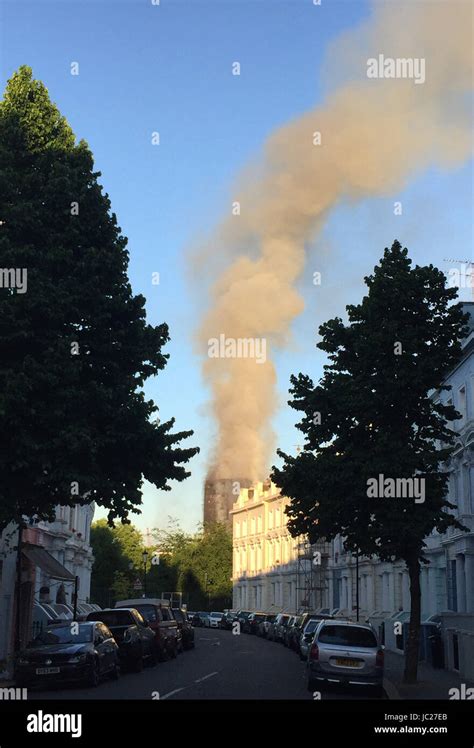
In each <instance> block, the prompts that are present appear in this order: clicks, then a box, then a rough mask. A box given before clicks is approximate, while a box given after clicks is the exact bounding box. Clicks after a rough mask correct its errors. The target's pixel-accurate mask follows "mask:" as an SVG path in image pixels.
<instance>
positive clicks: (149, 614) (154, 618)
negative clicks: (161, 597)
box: [136, 605, 160, 623]
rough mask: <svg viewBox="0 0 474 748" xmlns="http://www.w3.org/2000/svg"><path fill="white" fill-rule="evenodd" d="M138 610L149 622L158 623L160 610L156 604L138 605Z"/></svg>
mask: <svg viewBox="0 0 474 748" xmlns="http://www.w3.org/2000/svg"><path fill="white" fill-rule="evenodd" d="M136 609H137V611H138V612H139V613H140V615H141V616H143V618H144V619H145V621H148V623H157V622H159V620H160V615H159V614H160V611H159V609H158V608H157V607H156V605H137V606H136Z"/></svg>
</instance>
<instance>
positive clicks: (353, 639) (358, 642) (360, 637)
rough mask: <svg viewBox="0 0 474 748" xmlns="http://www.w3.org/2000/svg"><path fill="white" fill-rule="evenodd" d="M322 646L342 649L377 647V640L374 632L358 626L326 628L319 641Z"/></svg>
mask: <svg viewBox="0 0 474 748" xmlns="http://www.w3.org/2000/svg"><path fill="white" fill-rule="evenodd" d="M318 641H319V643H321V644H335V645H339V646H342V647H376V646H377V639H376V638H375V635H374V634H373V632H372V631H370V630H369V629H363V628H360V627H358V626H337V625H336V626H333V625H331V626H324V628H323V630H322V631H321V633H320V635H319V639H318Z"/></svg>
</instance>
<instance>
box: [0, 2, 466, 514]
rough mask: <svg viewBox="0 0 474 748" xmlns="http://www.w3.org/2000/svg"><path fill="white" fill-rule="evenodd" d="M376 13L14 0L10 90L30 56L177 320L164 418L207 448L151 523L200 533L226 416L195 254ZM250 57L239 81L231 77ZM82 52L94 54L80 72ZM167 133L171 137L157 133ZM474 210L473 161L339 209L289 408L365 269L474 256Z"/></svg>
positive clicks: (6, 72) (172, 323)
mask: <svg viewBox="0 0 474 748" xmlns="http://www.w3.org/2000/svg"><path fill="white" fill-rule="evenodd" d="M369 12H370V8H369V6H368V5H367V3H365V2H359V1H356V0H354V1H350V0H346V1H344V2H338V1H337V0H333V1H332V2H325V0H323V4H322V5H321V7H318V6H313V4H312V2H311V0H290V1H289V2H283V1H281V2H278V1H277V0H247V1H246V2H245V1H244V2H243V1H242V0H238V1H237V0H236V1H234V0H216V2H204V1H201V0H187V1H185V0H181V1H180V0H178V1H176V0H161V4H160V5H159V6H154V5H152V4H151V0H133V1H132V0H88V1H84V0H61V1H59V0H58V1H57V2H45V1H44V0H35V2H25V1H24V0H14V1H13V2H10V1H9V0H0V24H1V27H0V28H1V30H0V76H1V86H2V89H3V88H4V86H5V83H6V81H7V79H8V78H9V77H10V75H11V74H12V72H13V71H14V70H15V69H16V68H18V67H19V66H20V65H22V64H28V65H30V66H31V67H32V68H33V71H34V75H35V77H37V78H40V79H41V80H42V81H43V82H44V83H45V84H46V86H47V87H48V89H49V91H50V95H51V98H52V99H53V101H55V102H56V104H57V105H58V106H59V108H60V110H61V112H62V113H63V114H64V115H65V116H66V118H67V119H68V121H69V122H70V124H71V126H72V127H73V130H74V131H75V133H76V135H77V137H78V138H84V139H85V140H86V141H87V142H88V143H89V145H90V147H91V149H92V152H93V154H94V157H95V162H96V167H97V169H99V170H100V171H101V172H102V178H101V182H102V184H103V186H104V188H105V190H106V191H107V192H108V193H109V195H110V198H111V201H112V206H113V210H114V211H115V212H116V214H117V216H118V221H119V225H120V226H121V227H122V230H123V232H124V234H125V235H126V236H127V237H128V238H129V251H130V255H131V260H130V268H129V274H130V279H131V282H132V286H133V288H134V290H135V292H137V293H138V292H140V293H143V294H144V295H145V296H146V298H147V311H148V319H149V320H150V322H152V323H155V324H157V323H159V322H162V321H166V322H167V323H168V325H169V327H170V334H171V339H172V340H171V343H170V344H169V345H168V346H167V352H168V353H169V354H170V356H171V358H170V361H169V364H168V366H167V367H166V369H165V371H164V372H162V373H161V374H160V375H159V376H158V377H157V378H155V379H154V380H153V381H151V382H149V383H148V384H147V387H146V392H147V394H148V395H149V396H150V397H152V398H153V399H154V400H155V401H156V402H157V403H158V405H159V406H160V417H161V418H162V419H168V418H170V417H171V416H175V417H176V428H178V429H180V430H181V429H194V431H195V435H194V437H192V438H191V439H190V440H189V441H190V442H192V444H197V445H199V446H201V448H202V452H201V455H200V456H199V457H198V458H196V459H194V460H193V462H192V465H191V469H192V473H193V475H192V477H191V478H190V479H188V480H187V481H186V482H185V483H181V484H176V485H174V487H173V491H172V492H171V493H159V492H157V491H156V490H154V489H153V488H152V487H149V486H147V487H146V489H145V501H144V513H143V515H142V516H141V517H140V518H136V520H134V521H136V522H137V524H138V525H139V526H140V527H141V528H143V529H144V528H146V527H150V528H152V527H156V526H163V525H164V524H165V523H166V519H167V516H168V515H171V516H174V517H177V518H178V519H179V520H180V521H181V522H182V525H183V526H184V527H185V528H186V529H192V528H193V527H194V526H195V525H196V523H197V522H198V521H200V519H201V513H202V486H203V479H204V476H205V471H206V464H207V449H208V447H209V445H210V443H211V439H212V433H213V427H212V424H211V423H210V421H209V417H208V409H207V407H206V401H207V399H208V395H209V393H208V392H207V391H206V389H205V388H204V387H203V384H202V380H201V375H200V362H199V359H198V358H197V357H196V355H195V354H194V352H193V349H192V340H191V332H192V329H193V325H195V323H196V319H197V315H198V314H199V311H200V308H201V307H202V306H203V305H205V303H206V299H199V298H198V297H197V296H196V293H195V292H194V289H193V284H192V279H191V282H190V280H189V277H187V274H186V260H185V258H186V251H187V249H188V247H189V245H190V244H191V243H192V242H194V241H195V239H196V237H199V236H204V235H205V234H206V233H208V232H210V231H211V230H212V228H213V226H214V225H215V223H216V222H217V221H218V220H219V219H220V217H221V215H222V212H223V210H224V208H226V209H227V206H228V204H229V201H230V200H231V188H232V184H233V181H234V178H235V177H236V176H237V175H238V173H239V171H240V169H241V168H242V167H243V166H245V164H246V163H247V162H248V161H249V160H251V158H252V157H253V156H255V155H256V154H258V152H259V149H260V148H261V146H262V145H263V143H264V141H265V138H266V137H267V136H268V135H269V134H270V133H271V132H272V130H274V129H275V127H278V126H279V125H282V124H284V123H286V122H288V121H290V120H291V119H293V118H295V117H296V116H298V115H299V114H301V113H303V112H304V111H306V110H307V109H310V108H312V107H314V106H315V105H316V104H317V103H318V101H319V100H320V98H321V95H322V93H321V88H320V81H319V76H320V73H321V67H322V62H323V57H324V52H325V49H326V47H327V45H328V43H329V42H330V40H332V39H333V38H334V37H335V36H337V35H338V34H339V33H340V32H341V31H344V30H346V29H350V28H351V27H353V26H355V25H357V24H358V23H359V22H360V21H361V20H362V19H364V18H365V17H367V15H368V14H369ZM235 60H238V61H239V62H240V64H241V75H240V76H239V77H237V76H232V74H231V65H232V62H233V61H235ZM71 62H78V63H79V75H78V76H72V75H71V74H70V65H71ZM153 131H158V132H159V133H160V145H159V146H153V145H152V144H151V134H152V132H153ZM394 200H401V201H402V202H403V204H404V213H403V216H394V215H393V201H394ZM471 206H472V164H466V165H465V166H464V167H463V168H461V169H458V170H455V171H452V172H450V173H445V172H440V171H438V170H435V169H432V170H430V171H428V172H426V173H424V174H422V175H419V176H418V177H417V178H416V179H415V180H414V181H412V182H411V183H410V184H409V186H408V187H407V189H406V190H404V192H403V193H399V194H397V195H394V196H393V197H391V198H389V199H383V200H382V199H379V200H371V201H368V202H366V203H362V204H360V205H357V206H356V207H347V206H346V207H340V208H338V209H337V210H335V211H334V212H333V214H332V216H331V217H330V220H329V221H328V223H327V225H326V227H325V229H324V231H323V235H322V237H321V240H320V242H322V243H323V244H324V245H325V246H326V247H327V248H328V251H329V252H331V253H335V254H336V255H337V256H338V258H339V262H338V263H335V262H327V265H326V266H325V264H324V263H323V264H322V268H323V271H326V272H327V274H328V276H327V279H328V283H327V289H326V292H325V293H324V295H319V296H318V295H317V291H315V287H314V286H313V285H312V273H313V271H314V270H319V269H321V262H316V256H315V254H314V253H312V252H311V248H310V250H309V258H308V265H307V269H306V271H305V273H304V274H303V276H302V278H301V280H300V282H299V286H300V289H301V292H302V293H303V296H304V298H305V301H306V310H305V312H304V314H303V315H302V316H301V317H300V318H299V319H298V320H297V322H296V323H295V325H294V343H293V345H292V346H291V348H290V349H289V350H287V351H285V352H283V353H280V354H279V355H278V357H277V368H278V381H279V391H280V395H281V400H282V402H283V403H285V402H286V400H287V389H288V380H289V376H290V374H291V373H293V372H298V371H304V372H307V373H309V374H311V375H312V376H313V378H316V379H317V378H318V376H319V375H320V373H321V366H322V362H323V359H322V356H321V354H320V353H319V352H318V351H317V349H316V348H315V342H316V331H317V327H318V325H319V324H320V322H322V321H323V320H325V319H328V318H330V317H331V316H334V315H335V314H343V313H344V306H345V304H347V303H353V302H356V301H357V300H358V299H359V298H360V297H361V295H362V292H363V284H362V276H363V274H367V273H369V272H370V271H371V269H372V267H373V265H374V264H375V262H377V260H378V259H379V258H380V256H381V255H382V253H383V248H384V247H385V246H386V245H387V244H391V242H392V241H393V239H394V238H398V239H399V240H400V241H401V242H402V243H403V244H406V245H407V246H408V247H409V249H410V252H411V255H412V257H413V258H414V259H415V260H416V261H417V262H420V263H425V262H434V263H435V264H438V265H439V266H440V267H444V268H445V269H447V267H448V266H447V265H445V264H443V258H444V257H451V256H458V255H459V256H460V257H472V254H473V252H472V249H473V242H472V227H471V217H472V212H471ZM315 263H316V264H315ZM341 265H342V267H343V271H342V272H341ZM336 268H339V270H338V271H336ZM331 271H332V272H333V275H332V276H331ZM153 272H159V273H160V285H159V286H155V285H152V282H151V280H152V273H153ZM202 273H203V274H205V273H206V268H205V267H203V268H202ZM466 293H467V292H464V297H465V298H468V296H466ZM296 420H297V418H296V415H295V414H294V413H293V411H291V409H289V408H288V407H283V408H282V409H281V410H280V412H279V413H278V414H277V416H276V418H275V421H274V427H275V429H276V431H277V434H278V445H279V446H281V447H282V448H283V449H285V450H288V451H294V448H295V445H296V444H297V443H298V440H299V432H297V431H296V430H295V429H294V427H293V425H294V423H295V421H296ZM97 516H100V513H98V515H97Z"/></svg>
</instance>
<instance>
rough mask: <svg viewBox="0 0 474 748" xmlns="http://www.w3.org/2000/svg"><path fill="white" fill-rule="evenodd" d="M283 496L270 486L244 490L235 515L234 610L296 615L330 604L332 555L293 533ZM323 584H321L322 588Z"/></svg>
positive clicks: (269, 484) (266, 483)
mask: <svg viewBox="0 0 474 748" xmlns="http://www.w3.org/2000/svg"><path fill="white" fill-rule="evenodd" d="M289 501H290V500H289V499H288V498H286V497H285V496H282V495H281V493H280V492H279V490H278V489H277V487H276V486H275V485H274V484H273V483H272V482H271V481H270V480H268V481H265V482H263V483H262V482H259V483H256V484H255V485H254V486H251V487H249V488H243V489H242V490H241V492H240V494H239V497H238V499H237V501H236V502H235V504H234V507H233V509H232V511H231V517H232V527H233V574H232V582H233V607H234V609H236V610H237V609H244V610H260V611H266V612H280V611H285V612H288V613H293V614H294V613H296V612H298V610H301V609H302V608H313V607H323V606H324V605H325V604H326V603H327V590H326V585H325V581H324V570H325V559H326V557H327V554H326V553H325V551H324V549H323V553H321V552H319V555H317V551H316V550H315V547H313V548H311V547H310V546H309V545H307V544H306V543H305V540H304V538H293V537H291V535H290V533H289V532H288V527H287V515H286V514H285V507H286V506H287V505H288V504H289ZM321 580H322V584H321Z"/></svg>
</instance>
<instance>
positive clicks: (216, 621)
mask: <svg viewBox="0 0 474 748" xmlns="http://www.w3.org/2000/svg"><path fill="white" fill-rule="evenodd" d="M223 617H224V614H223V613H216V612H213V613H212V612H211V614H210V616H209V625H210V627H211V629H218V628H220V625H221V621H222V619H223Z"/></svg>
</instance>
